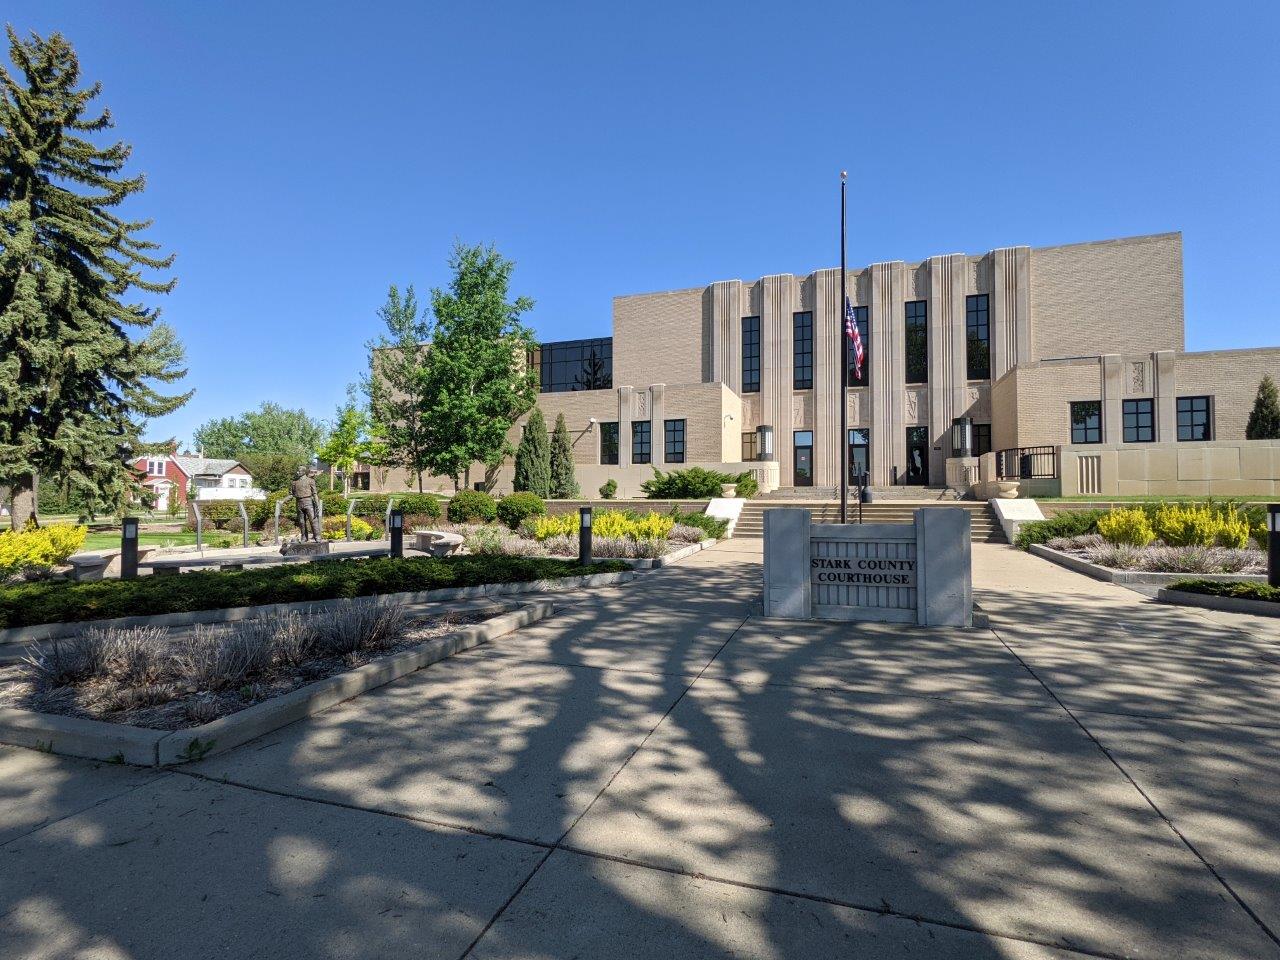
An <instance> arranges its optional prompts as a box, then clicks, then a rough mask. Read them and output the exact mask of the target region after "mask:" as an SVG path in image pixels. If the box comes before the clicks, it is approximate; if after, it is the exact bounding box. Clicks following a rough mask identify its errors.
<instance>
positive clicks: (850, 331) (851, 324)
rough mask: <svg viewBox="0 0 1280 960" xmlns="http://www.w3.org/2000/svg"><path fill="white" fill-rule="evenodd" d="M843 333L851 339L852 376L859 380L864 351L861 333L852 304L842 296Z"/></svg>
mask: <svg viewBox="0 0 1280 960" xmlns="http://www.w3.org/2000/svg"><path fill="white" fill-rule="evenodd" d="M844 333H845V336H847V337H848V338H849V339H850V340H852V341H853V372H854V376H855V377H857V378H858V379H859V380H861V379H862V360H863V358H864V357H865V356H866V352H865V351H864V350H863V349H862V334H861V333H860V332H859V330H858V322H857V320H855V319H854V316H853V304H852V303H850V302H849V298H848V297H845V298H844Z"/></svg>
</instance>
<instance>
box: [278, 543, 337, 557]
mask: <svg viewBox="0 0 1280 960" xmlns="http://www.w3.org/2000/svg"><path fill="white" fill-rule="evenodd" d="M280 555H281V556H284V557H327V556H328V555H329V541H328V540H289V541H287V542H286V543H285V544H283V545H282V546H281V547H280Z"/></svg>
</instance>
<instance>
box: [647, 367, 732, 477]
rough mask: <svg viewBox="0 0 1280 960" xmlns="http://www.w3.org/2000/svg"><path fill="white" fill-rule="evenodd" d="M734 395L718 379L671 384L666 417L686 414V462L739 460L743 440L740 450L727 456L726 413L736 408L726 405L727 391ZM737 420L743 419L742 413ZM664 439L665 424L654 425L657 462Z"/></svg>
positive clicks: (668, 391) (672, 418)
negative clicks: (715, 380) (715, 381)
mask: <svg viewBox="0 0 1280 960" xmlns="http://www.w3.org/2000/svg"><path fill="white" fill-rule="evenodd" d="M726 393H728V394H729V395H730V396H733V393H732V391H729V390H727V388H726V387H724V385H723V384H719V383H692V384H676V385H668V386H667V388H666V393H665V406H664V407H663V419H664V420H678V419H681V418H683V419H684V421H685V425H684V438H685V439H684V445H685V462H686V463H693V462H695V461H719V460H740V459H741V458H742V450H741V444H739V449H738V451H737V452H735V453H733V454H732V455H731V456H727V457H726V456H725V455H724V453H725V450H724V436H725V419H724V418H725V414H726V413H733V412H734V411H733V410H731V409H730V410H726V409H725V394H726ZM736 422H739V423H740V422H741V417H740V416H739V419H738V420H737V421H736ZM662 442H663V425H662V424H661V423H655V424H654V425H653V453H654V462H655V463H656V462H657V461H658V459H659V456H660V449H661V447H660V445H661V444H662Z"/></svg>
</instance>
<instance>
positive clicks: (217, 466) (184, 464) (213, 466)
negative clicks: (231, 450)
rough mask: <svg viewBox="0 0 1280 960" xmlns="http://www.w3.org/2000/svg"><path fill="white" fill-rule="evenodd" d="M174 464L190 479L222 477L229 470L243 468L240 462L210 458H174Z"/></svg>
mask: <svg viewBox="0 0 1280 960" xmlns="http://www.w3.org/2000/svg"><path fill="white" fill-rule="evenodd" d="M173 462H174V463H176V464H177V465H178V469H179V470H181V471H182V472H183V473H185V474H186V475H187V476H188V477H197V476H199V477H208V476H214V477H220V476H222V475H223V474H224V473H226V472H227V471H228V470H231V469H233V468H234V467H239V466H241V463H240V461H239V460H211V459H209V458H208V457H174V458H173Z"/></svg>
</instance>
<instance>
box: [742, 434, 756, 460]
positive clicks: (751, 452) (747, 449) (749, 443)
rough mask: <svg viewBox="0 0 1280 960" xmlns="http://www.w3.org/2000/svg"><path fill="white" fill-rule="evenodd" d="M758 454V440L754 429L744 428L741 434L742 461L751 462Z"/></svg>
mask: <svg viewBox="0 0 1280 960" xmlns="http://www.w3.org/2000/svg"><path fill="white" fill-rule="evenodd" d="M758 456H760V440H759V437H758V435H757V434H756V432H755V431H754V430H746V431H744V432H743V434H742V462H743V463H751V461H753V460H755V459H756V458H757V457H758Z"/></svg>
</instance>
